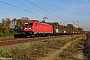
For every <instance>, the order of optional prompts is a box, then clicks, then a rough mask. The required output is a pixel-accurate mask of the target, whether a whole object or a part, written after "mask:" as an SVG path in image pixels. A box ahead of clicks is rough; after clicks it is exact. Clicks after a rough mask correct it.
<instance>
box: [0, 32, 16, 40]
mask: <svg viewBox="0 0 90 60" xmlns="http://www.w3.org/2000/svg"><path fill="white" fill-rule="evenodd" d="M14 34H17V33H8V34H5V35H3V36H0V39H2V40H3V39H8V38H14Z"/></svg>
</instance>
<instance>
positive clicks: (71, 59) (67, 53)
mask: <svg viewBox="0 0 90 60" xmlns="http://www.w3.org/2000/svg"><path fill="white" fill-rule="evenodd" d="M80 44H82V40H78V41H76V42H73V43H72V44H71V45H70V46H69V47H68V48H67V49H65V50H64V51H63V52H62V53H61V54H60V55H58V56H57V57H55V59H54V60H77V57H76V54H77V53H78V47H79V45H80Z"/></svg>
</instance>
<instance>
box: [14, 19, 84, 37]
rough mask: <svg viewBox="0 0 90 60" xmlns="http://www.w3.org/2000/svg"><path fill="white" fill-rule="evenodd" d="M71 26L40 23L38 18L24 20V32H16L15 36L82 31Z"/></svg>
mask: <svg viewBox="0 0 90 60" xmlns="http://www.w3.org/2000/svg"><path fill="white" fill-rule="evenodd" d="M82 32H83V30H82V29H81V31H80V30H79V29H78V30H75V29H73V28H71V27H70V26H62V25H55V24H54V23H49V22H46V23H40V22H39V21H38V20H24V23H23V25H22V33H21V34H15V35H14V37H15V38H17V37H20V36H23V37H32V36H47V35H50V36H51V35H61V34H76V33H82Z"/></svg>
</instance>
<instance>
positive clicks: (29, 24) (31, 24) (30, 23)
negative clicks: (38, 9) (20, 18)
mask: <svg viewBox="0 0 90 60" xmlns="http://www.w3.org/2000/svg"><path fill="white" fill-rule="evenodd" d="M24 26H30V27H32V26H33V23H32V22H28V23H24Z"/></svg>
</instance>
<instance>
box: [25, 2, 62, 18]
mask: <svg viewBox="0 0 90 60" xmlns="http://www.w3.org/2000/svg"><path fill="white" fill-rule="evenodd" d="M25 1H27V2H28V3H30V4H32V5H34V6H36V7H38V8H39V9H41V10H43V11H45V12H47V13H49V14H51V15H53V16H54V17H57V18H58V19H61V18H59V17H58V16H56V15H54V14H52V13H51V12H49V11H47V10H45V9H43V8H41V7H39V6H37V5H36V4H34V3H32V2H31V1H30V0H25Z"/></svg>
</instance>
